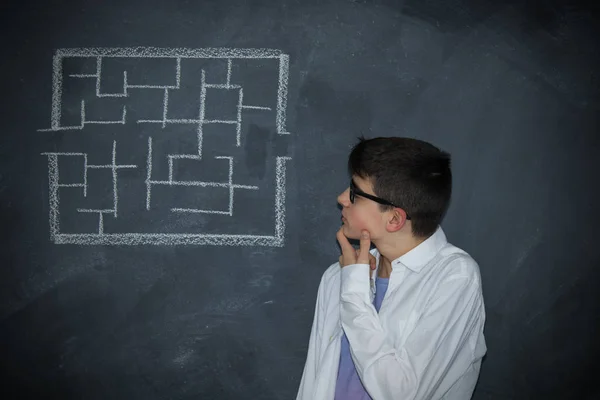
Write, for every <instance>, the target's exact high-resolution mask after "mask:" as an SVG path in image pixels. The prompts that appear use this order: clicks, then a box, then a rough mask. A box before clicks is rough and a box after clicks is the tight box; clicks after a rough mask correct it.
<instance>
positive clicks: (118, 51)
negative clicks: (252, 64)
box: [55, 47, 282, 58]
mask: <svg viewBox="0 0 600 400" xmlns="http://www.w3.org/2000/svg"><path fill="white" fill-rule="evenodd" d="M55 54H56V56H57V57H60V58H62V57H150V58H279V57H281V55H282V52H281V50H275V49H267V48H255V49H241V48H237V49H232V48H219V47H215V48H200V49H192V48H161V47H87V48H62V49H57V50H56V53H55Z"/></svg>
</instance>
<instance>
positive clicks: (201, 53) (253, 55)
mask: <svg viewBox="0 0 600 400" xmlns="http://www.w3.org/2000/svg"><path fill="white" fill-rule="evenodd" d="M66 57H97V58H98V60H97V61H98V67H97V68H98V69H97V73H96V74H85V75H83V74H79V75H74V77H78V78H93V77H96V78H97V82H99V79H100V63H101V59H102V58H104V57H135V58H175V59H176V60H177V66H178V67H177V84H179V65H180V62H181V59H182V58H219V59H223V58H225V59H228V60H229V61H228V76H227V83H226V85H227V87H228V88H229V86H230V82H229V80H230V73H231V60H232V59H244V58H246V59H265V58H269V59H279V71H278V76H277V79H278V89H277V105H276V114H275V119H276V126H277V134H278V135H289V134H290V133H289V132H288V131H287V130H286V127H285V126H286V107H287V93H288V78H289V75H288V74H289V56H288V55H287V54H284V53H283V52H281V51H280V50H275V49H266V48H248V49H243V48H242V49H236V48H199V49H190V48H159V47H122V48H101V47H99V48H60V49H56V51H55V54H54V56H53V62H52V70H53V71H52V111H51V119H50V128H49V129H39V130H38V131H64V130H79V129H83V128H84V125H85V123H105V124H106V123H122V124H125V109H124V110H123V116H122V120H121V121H104V122H103V121H89V120H88V121H86V120H85V103H84V102H83V101H82V105H81V109H82V124H81V126H61V124H60V120H61V102H62V84H63V82H62V80H63V59H64V58H66ZM123 78H124V93H122V94H120V93H115V94H100V93H99V88H97V90H96V96H97V97H127V91H126V89H127V87H131V88H134V87H136V86H135V85H129V86H128V85H127V74H126V73H124V77H123ZM241 93H242V92H241V91H240V97H241ZM244 108H255V109H268V108H266V107H260V106H245V107H244ZM152 122H159V121H152ZM175 122H178V121H175ZM217 122H219V121H217ZM162 123H163V125H164V117H163V121H162ZM115 145H116V143H115ZM238 146H239V134H238ZM43 154H44V155H47V156H48V179H49V189H50V190H49V191H50V198H49V203H50V210H49V211H50V212H49V214H50V215H49V220H50V237H51V240H52V241H53V242H54V243H56V244H78V245H148V244H150V245H190V244H192V245H233V246H246V245H254V246H277V247H280V246H283V244H284V234H285V194H286V193H285V192H286V190H285V181H286V178H285V177H286V172H285V170H286V161H288V160H291V158H290V157H287V156H278V157H276V179H275V180H276V182H275V184H276V188H275V227H274V228H275V229H274V234H273V235H244V234H209V233H135V232H128V233H105V232H104V231H103V213H109V212H110V213H112V212H113V211H114V213H115V214H116V196H117V195H116V192H115V194H114V196H115V207H114V210H79V211H80V212H98V213H99V227H100V228H99V232H98V233H77V234H75V233H61V232H60V224H59V206H60V198H59V194H58V190H59V188H60V187H64V186H70V187H75V186H77V187H83V188H84V191H85V190H86V188H87V186H86V185H87V183H86V182H84V183H78V184H69V185H65V184H62V185H61V184H60V183H59V180H58V162H57V157H58V156H63V155H81V156H84V157H87V154H85V155H84V154H83V153H82V154H79V153H59V152H55V153H43ZM170 157H171V156H170ZM182 157H188V156H187V155H183V156H182ZM86 162H87V158H86ZM171 162H172V160H171ZM90 167H91V166H90ZM103 167H111V166H103ZM128 167H131V166H117V165H116V163H115V161H114V149H113V165H112V169H113V174H116V173H115V170H116V169H117V168H128ZM115 178H116V177H115ZM113 183H114V185H115V186H116V179H115V180H114V182H113Z"/></svg>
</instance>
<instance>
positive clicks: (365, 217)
mask: <svg viewBox="0 0 600 400" xmlns="http://www.w3.org/2000/svg"><path fill="white" fill-rule="evenodd" d="M352 179H353V180H354V184H355V186H356V188H357V189H359V190H361V191H363V192H365V193H367V194H370V195H373V196H374V195H375V193H374V192H373V186H372V184H371V182H370V180H369V179H362V178H360V177H358V176H354V177H353V178H352ZM337 201H338V203H339V204H340V205H341V206H342V222H343V224H344V225H343V228H344V230H343V232H344V235H346V237H348V238H350V239H359V238H360V233H361V231H362V230H363V229H366V230H367V231H369V234H370V235H371V240H377V239H378V238H379V237H381V236H382V235H383V234H384V233H385V232H386V229H385V226H386V221H385V219H386V213H382V212H381V211H380V210H379V204H377V203H376V202H374V201H373V200H369V199H367V198H364V197H361V196H359V195H356V196H355V197H354V203H351V202H350V188H347V189H346V190H344V191H343V192H342V193H340V195H339V196H338V198H337Z"/></svg>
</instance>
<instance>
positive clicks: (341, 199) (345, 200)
mask: <svg viewBox="0 0 600 400" xmlns="http://www.w3.org/2000/svg"><path fill="white" fill-rule="evenodd" d="M337 201H338V203H340V205H342V206H343V207H349V206H350V189H349V188H348V189H346V190H344V191H343V192H342V193H340V195H339V196H338V198H337Z"/></svg>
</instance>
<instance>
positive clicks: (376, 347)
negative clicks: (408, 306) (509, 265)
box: [340, 264, 483, 400]
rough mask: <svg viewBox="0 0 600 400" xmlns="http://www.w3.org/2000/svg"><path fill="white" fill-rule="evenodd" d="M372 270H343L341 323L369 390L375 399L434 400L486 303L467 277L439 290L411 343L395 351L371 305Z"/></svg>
mask: <svg viewBox="0 0 600 400" xmlns="http://www.w3.org/2000/svg"><path fill="white" fill-rule="evenodd" d="M368 272H369V265H367V264H352V265H348V266H346V267H344V268H342V284H341V288H340V291H341V292H340V300H341V308H340V312H341V315H340V316H341V322H342V327H343V328H344V332H345V333H346V336H347V338H348V341H349V342H350V352H351V355H352V359H353V360H354V364H355V366H356V370H357V372H358V375H359V376H360V378H361V380H362V382H363V385H364V386H365V389H366V390H367V392H368V393H369V394H370V396H371V397H372V398H373V399H374V400H388V399H389V400H392V399H404V400H413V399H416V398H417V397H416V396H417V395H418V396H419V397H418V400H425V399H430V398H431V396H432V395H433V393H435V390H436V389H437V387H438V386H439V384H440V383H441V381H442V379H443V378H444V376H445V374H446V372H447V370H448V368H449V366H450V365H451V363H452V362H453V360H454V359H455V358H456V355H457V353H458V352H459V351H460V350H461V349H462V347H463V346H464V345H465V344H466V341H467V338H468V336H469V333H470V332H471V331H472V330H473V329H474V327H475V324H476V322H477V319H478V315H479V313H480V310H481V307H483V299H482V296H481V294H480V290H479V285H478V284H477V283H476V282H474V280H473V278H472V277H470V276H466V275H462V274H460V275H450V276H448V277H446V278H445V279H444V280H443V281H442V282H441V283H440V285H439V287H438V288H437V289H436V292H435V294H434V296H433V297H432V298H431V300H429V301H428V304H427V305H426V306H425V308H424V311H423V313H422V314H421V317H420V318H419V322H418V323H417V325H416V327H415V329H414V330H413V332H412V333H411V334H410V336H409V337H408V338H407V340H406V342H405V344H404V345H403V346H401V347H398V348H395V347H394V346H393V344H392V343H391V341H390V340H389V338H387V337H386V334H385V333H384V331H383V328H382V326H381V323H380V321H379V316H378V314H377V311H376V310H375V307H374V306H373V305H372V304H371V301H370V293H369V290H370V280H369V278H368Z"/></svg>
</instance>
